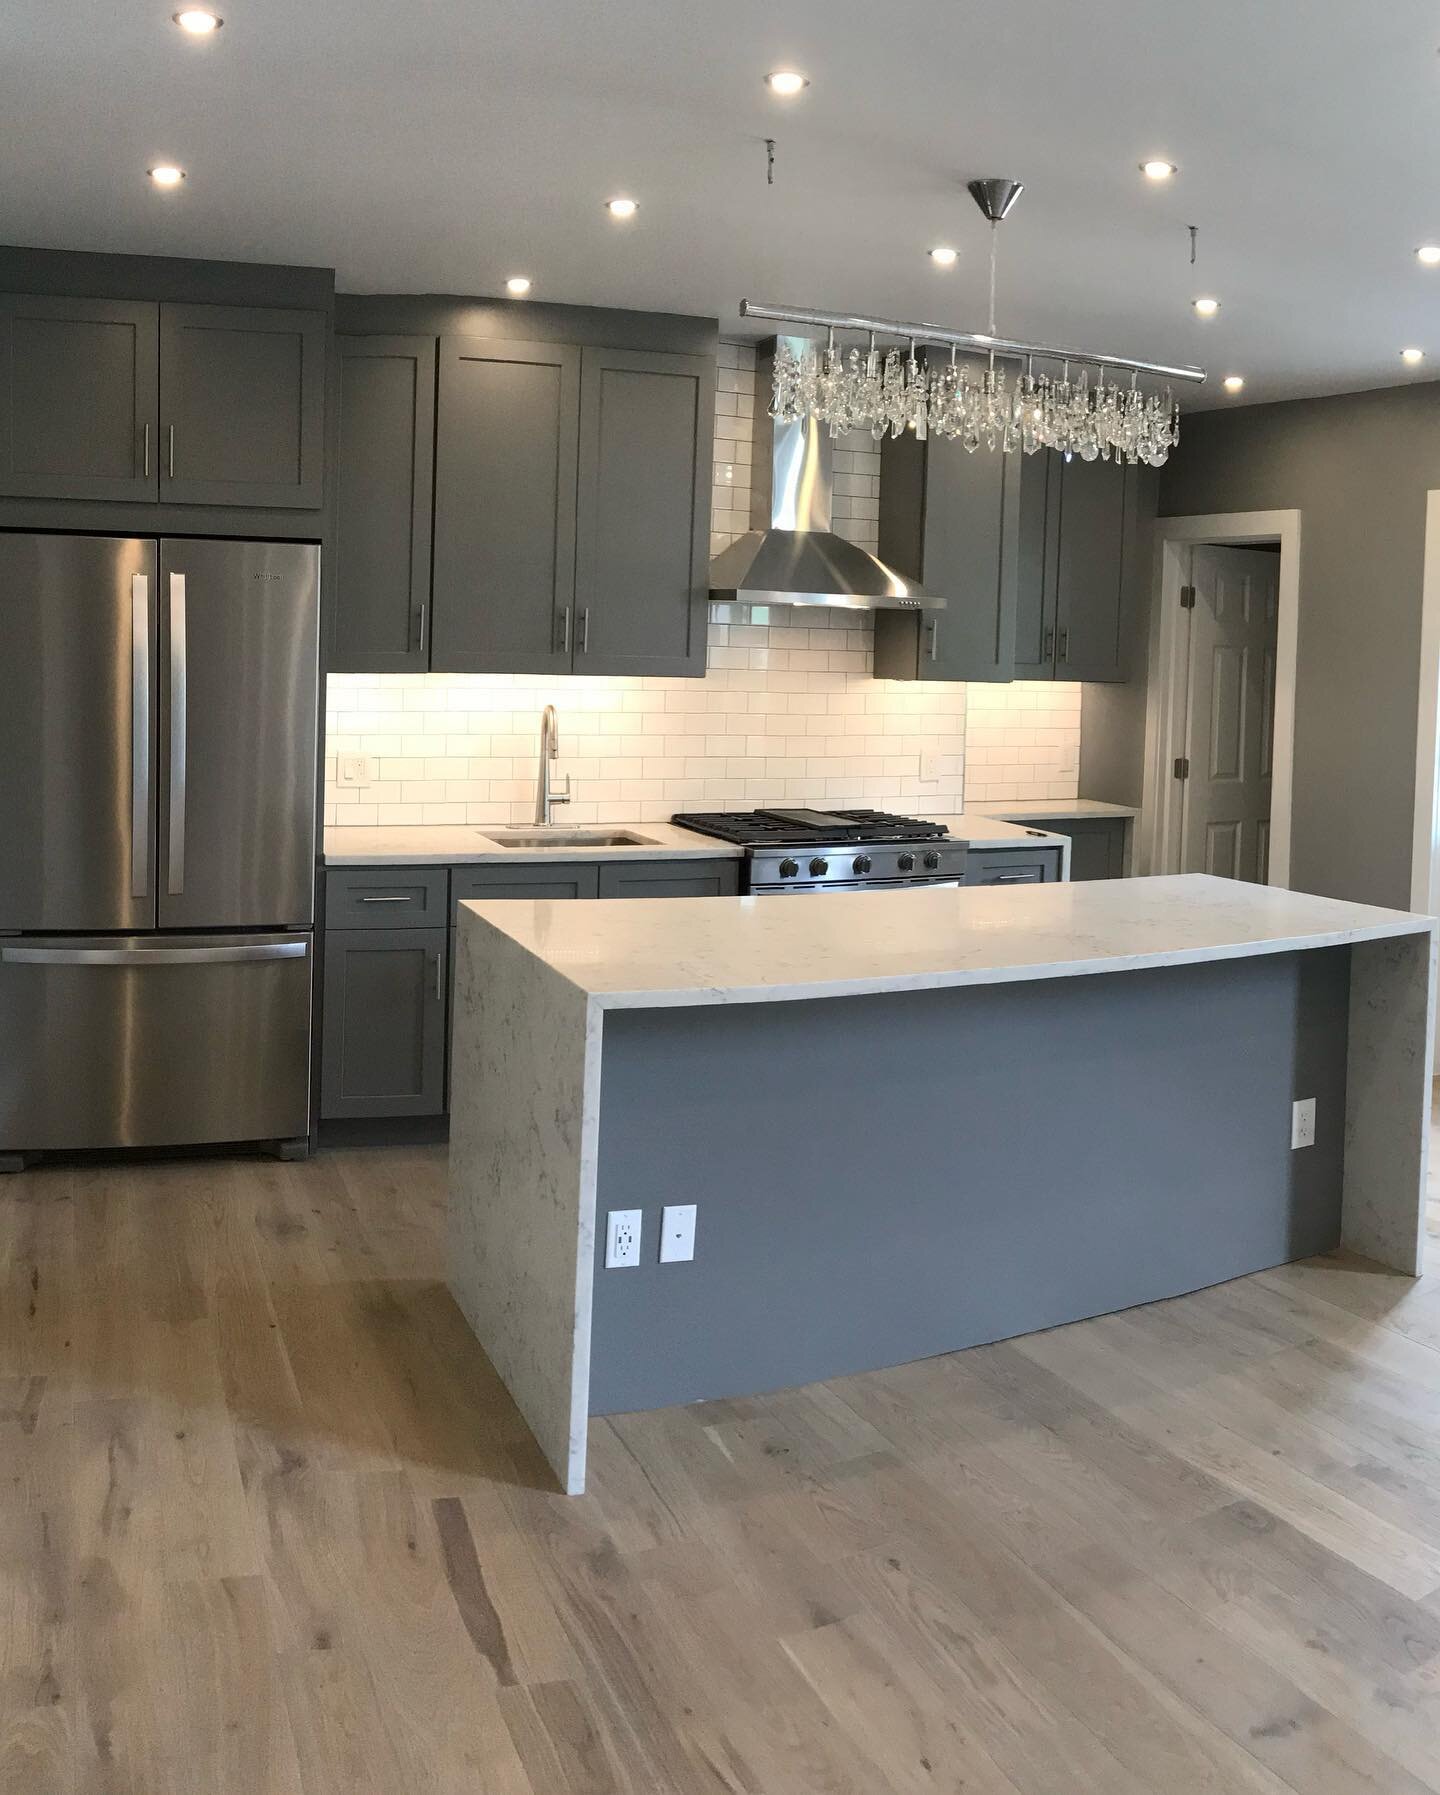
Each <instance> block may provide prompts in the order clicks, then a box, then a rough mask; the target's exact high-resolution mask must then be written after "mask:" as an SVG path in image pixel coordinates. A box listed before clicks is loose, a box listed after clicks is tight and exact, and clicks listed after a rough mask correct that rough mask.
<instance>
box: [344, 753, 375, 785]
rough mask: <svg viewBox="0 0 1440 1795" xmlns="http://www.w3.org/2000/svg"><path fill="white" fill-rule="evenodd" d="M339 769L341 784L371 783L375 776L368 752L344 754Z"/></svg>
mask: <svg viewBox="0 0 1440 1795" xmlns="http://www.w3.org/2000/svg"><path fill="white" fill-rule="evenodd" d="M339 771H340V783H341V785H369V783H370V781H371V778H372V777H373V773H372V769H371V765H370V756H369V755H368V754H342V755H341V756H340V768H339Z"/></svg>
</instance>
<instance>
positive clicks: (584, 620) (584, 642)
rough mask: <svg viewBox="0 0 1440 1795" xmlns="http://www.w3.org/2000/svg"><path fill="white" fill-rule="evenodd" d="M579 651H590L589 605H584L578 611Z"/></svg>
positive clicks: (587, 652) (585, 652)
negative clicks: (579, 611)
mask: <svg viewBox="0 0 1440 1795" xmlns="http://www.w3.org/2000/svg"><path fill="white" fill-rule="evenodd" d="M580 652H581V654H589V652H590V607H589V605H586V606H585V608H584V609H583V610H582V611H581V613H580Z"/></svg>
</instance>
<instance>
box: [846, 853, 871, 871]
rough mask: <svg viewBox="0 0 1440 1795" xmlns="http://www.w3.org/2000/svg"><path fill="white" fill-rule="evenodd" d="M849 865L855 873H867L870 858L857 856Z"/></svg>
mask: <svg viewBox="0 0 1440 1795" xmlns="http://www.w3.org/2000/svg"><path fill="white" fill-rule="evenodd" d="M850 864H851V867H852V868H853V870H854V871H855V872H857V873H868V872H869V870H870V856H869V855H868V854H857V855H856V856H855V858H854V860H853V861H851V863H850Z"/></svg>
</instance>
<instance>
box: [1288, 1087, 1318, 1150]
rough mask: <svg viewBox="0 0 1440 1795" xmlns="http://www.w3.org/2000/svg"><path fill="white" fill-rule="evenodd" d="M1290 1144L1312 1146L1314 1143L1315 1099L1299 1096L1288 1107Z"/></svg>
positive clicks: (1293, 1145)
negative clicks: (1289, 1107)
mask: <svg viewBox="0 0 1440 1795" xmlns="http://www.w3.org/2000/svg"><path fill="white" fill-rule="evenodd" d="M1290 1145H1291V1146H1292V1147H1313V1146H1314V1145H1315V1099H1314V1098H1313V1097H1299V1098H1297V1099H1296V1100H1295V1102H1294V1103H1293V1104H1292V1105H1291V1109H1290Z"/></svg>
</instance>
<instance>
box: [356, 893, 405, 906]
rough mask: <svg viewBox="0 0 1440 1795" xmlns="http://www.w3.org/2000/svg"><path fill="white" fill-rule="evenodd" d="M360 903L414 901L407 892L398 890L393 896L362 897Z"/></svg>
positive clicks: (401, 902) (402, 902)
mask: <svg viewBox="0 0 1440 1795" xmlns="http://www.w3.org/2000/svg"><path fill="white" fill-rule="evenodd" d="M360 902H361V903H362V904H409V903H413V902H414V898H413V895H412V894H411V893H409V892H398V893H396V895H395V896H394V897H362V898H361V900H360Z"/></svg>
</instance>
